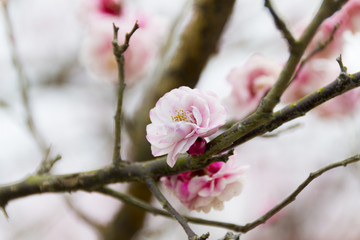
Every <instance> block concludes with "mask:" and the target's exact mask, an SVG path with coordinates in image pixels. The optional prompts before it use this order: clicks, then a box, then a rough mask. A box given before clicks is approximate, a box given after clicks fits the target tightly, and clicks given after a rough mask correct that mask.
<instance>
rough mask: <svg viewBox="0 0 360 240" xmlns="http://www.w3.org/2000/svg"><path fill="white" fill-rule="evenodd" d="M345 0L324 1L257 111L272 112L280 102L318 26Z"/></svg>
mask: <svg viewBox="0 0 360 240" xmlns="http://www.w3.org/2000/svg"><path fill="white" fill-rule="evenodd" d="M345 2H347V0H324V1H323V3H322V5H321V7H320V9H319V10H318V12H317V14H316V15H315V17H314V18H313V20H312V21H311V23H310V24H309V25H308V27H307V28H306V29H305V31H304V33H303V34H302V36H301V37H300V39H299V40H298V41H297V44H296V47H294V48H293V49H292V50H293V51H292V52H291V53H290V56H289V59H288V61H287V63H286V65H285V66H284V68H283V70H282V72H281V73H280V75H279V78H278V80H277V81H276V83H275V84H274V86H273V87H272V88H271V89H270V91H269V92H268V93H267V94H266V96H265V97H264V98H263V99H262V100H261V103H260V105H259V107H258V109H257V111H260V112H265V113H271V112H272V111H273V109H274V107H275V106H276V105H277V104H278V103H279V101H280V97H281V95H282V94H283V92H284V91H285V90H286V88H287V87H288V86H289V84H290V82H291V79H292V76H293V74H294V72H295V69H296V67H297V66H298V64H299V61H300V60H301V57H302V55H303V53H304V51H305V49H306V47H307V46H308V45H309V43H310V41H311V39H312V38H313V36H314V35H315V33H316V31H317V29H318V27H319V26H320V25H321V23H322V22H323V21H324V20H325V19H326V18H328V17H330V16H331V15H332V14H334V13H335V12H336V11H337V10H339V9H340V8H341V7H342V5H343V4H344V3H345Z"/></svg>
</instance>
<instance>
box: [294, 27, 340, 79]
mask: <svg viewBox="0 0 360 240" xmlns="http://www.w3.org/2000/svg"><path fill="white" fill-rule="evenodd" d="M338 28H339V24H336V25H335V26H334V28H333V30H332V31H331V34H330V36H329V38H328V39H326V40H325V42H321V43H319V44H318V45H317V47H316V48H315V49H314V50H313V51H311V52H310V54H309V55H308V56H306V57H305V58H304V59H303V60H301V62H300V65H299V67H298V68H297V70H296V72H295V74H294V76H293V77H292V80H291V82H292V81H293V80H294V79H296V77H297V76H298V75H299V72H300V71H301V69H302V68H303V67H304V65H305V63H307V62H308V61H309V60H310V59H311V58H313V57H314V56H315V55H316V54H317V53H319V52H321V51H322V50H324V49H325V48H326V47H327V46H328V45H329V44H330V43H331V41H332V40H334V36H335V33H336V30H337V29H338Z"/></svg>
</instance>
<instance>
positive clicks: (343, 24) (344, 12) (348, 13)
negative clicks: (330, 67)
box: [306, 0, 360, 58]
mask: <svg viewBox="0 0 360 240" xmlns="http://www.w3.org/2000/svg"><path fill="white" fill-rule="evenodd" d="M359 21H360V0H350V1H348V2H347V3H346V4H345V5H344V6H343V8H342V9H341V10H340V11H338V12H336V13H335V14H334V15H333V16H331V17H330V18H328V19H326V20H325V21H324V22H323V23H322V24H321V26H320V27H319V29H318V31H317V33H316V34H315V36H314V38H313V40H312V41H311V43H310V44H309V46H308V48H307V50H306V53H307V54H310V53H311V52H312V51H313V50H314V49H315V48H317V46H318V45H319V44H320V43H324V42H325V41H327V40H328V39H329V38H330V36H331V33H332V31H333V29H334V27H335V25H338V28H337V30H336V32H335V35H334V38H333V40H332V41H331V42H330V44H328V45H327V46H326V48H325V49H324V50H322V51H321V52H319V53H318V54H317V55H316V57H319V58H328V57H337V56H338V55H339V54H340V53H341V51H342V49H343V46H344V43H345V40H344V33H345V32H346V31H349V30H350V31H351V32H352V33H355V32H357V31H359V30H360V22H359Z"/></svg>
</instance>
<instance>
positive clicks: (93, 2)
mask: <svg viewBox="0 0 360 240" xmlns="http://www.w3.org/2000/svg"><path fill="white" fill-rule="evenodd" d="M123 8H124V4H123V1H122V0H81V1H80V12H79V15H80V18H81V19H82V20H83V21H84V22H88V21H94V19H96V18H99V17H100V18H113V19H115V18H116V17H119V16H121V15H122V14H123V10H124V9H123ZM127 11H128V10H127V9H126V11H125V12H127Z"/></svg>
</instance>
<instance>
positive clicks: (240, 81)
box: [225, 54, 281, 119]
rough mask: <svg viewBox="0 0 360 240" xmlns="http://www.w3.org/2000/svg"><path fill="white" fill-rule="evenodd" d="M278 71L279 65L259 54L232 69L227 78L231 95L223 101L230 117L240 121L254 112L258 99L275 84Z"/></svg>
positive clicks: (279, 69)
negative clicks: (230, 114)
mask: <svg viewBox="0 0 360 240" xmlns="http://www.w3.org/2000/svg"><path fill="white" fill-rule="evenodd" d="M280 71H281V65H280V64H277V63H276V61H274V60H272V59H269V58H266V57H264V56H262V55H260V54H254V55H252V56H251V57H250V58H249V59H248V60H247V62H246V63H245V64H244V65H243V66H241V67H237V68H235V69H233V70H232V71H231V72H230V73H229V75H228V76H227V80H228V82H229V83H230V84H231V87H232V88H231V93H230V96H229V97H228V98H227V99H225V105H226V106H227V107H228V108H229V110H230V109H231V113H232V117H233V118H236V119H240V118H242V117H244V116H246V115H248V114H249V113H251V112H252V111H254V110H255V109H256V107H257V105H258V104H259V102H260V99H261V98H262V97H263V96H264V95H265V94H266V93H267V92H268V91H269V90H270V88H271V87H272V85H273V84H274V83H275V81H276V79H277V78H278V76H279V74H280ZM229 112H230V111H229Z"/></svg>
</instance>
